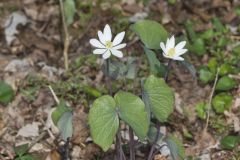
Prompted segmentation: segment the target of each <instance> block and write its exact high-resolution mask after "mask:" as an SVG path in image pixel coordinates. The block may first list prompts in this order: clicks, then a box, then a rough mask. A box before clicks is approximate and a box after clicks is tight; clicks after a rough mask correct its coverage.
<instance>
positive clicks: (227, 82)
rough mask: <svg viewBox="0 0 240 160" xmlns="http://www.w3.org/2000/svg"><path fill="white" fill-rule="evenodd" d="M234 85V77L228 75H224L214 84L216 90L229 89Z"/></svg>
mask: <svg viewBox="0 0 240 160" xmlns="http://www.w3.org/2000/svg"><path fill="white" fill-rule="evenodd" d="M235 86H236V82H235V80H234V79H232V78H230V77H228V76H224V77H222V78H220V79H219V80H218V82H217V85H216V90H220V91H228V90H230V89H233V88H234V87H235Z"/></svg>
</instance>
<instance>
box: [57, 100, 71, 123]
mask: <svg viewBox="0 0 240 160" xmlns="http://www.w3.org/2000/svg"><path fill="white" fill-rule="evenodd" d="M68 111H71V109H70V108H69V107H68V106H67V105H66V103H65V101H64V100H60V103H59V104H58V106H57V108H56V109H55V110H54V111H53V113H52V120H53V123H54V124H55V125H57V123H58V120H59V119H60V118H61V116H62V115H63V114H64V113H65V112H68Z"/></svg>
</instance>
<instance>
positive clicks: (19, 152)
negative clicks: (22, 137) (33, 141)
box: [14, 143, 28, 157]
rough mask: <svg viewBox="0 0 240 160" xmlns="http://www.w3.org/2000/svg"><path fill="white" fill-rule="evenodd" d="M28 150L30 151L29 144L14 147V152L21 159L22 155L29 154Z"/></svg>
mask: <svg viewBox="0 0 240 160" xmlns="http://www.w3.org/2000/svg"><path fill="white" fill-rule="evenodd" d="M27 150H28V143H26V144H22V145H19V146H16V147H14V152H15V153H16V155H18V156H19V157H21V156H22V155H24V154H25V153H26V152H27Z"/></svg>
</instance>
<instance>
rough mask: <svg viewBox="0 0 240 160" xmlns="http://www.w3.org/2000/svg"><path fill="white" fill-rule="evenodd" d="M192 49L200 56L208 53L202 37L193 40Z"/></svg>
mask: <svg viewBox="0 0 240 160" xmlns="http://www.w3.org/2000/svg"><path fill="white" fill-rule="evenodd" d="M189 49H190V51H192V52H194V53H196V54H197V55H198V56H202V55H204V53H206V48H205V43H204V41H203V40H202V39H201V38H198V39H196V40H195V41H193V44H192V45H191V46H190V48H189Z"/></svg>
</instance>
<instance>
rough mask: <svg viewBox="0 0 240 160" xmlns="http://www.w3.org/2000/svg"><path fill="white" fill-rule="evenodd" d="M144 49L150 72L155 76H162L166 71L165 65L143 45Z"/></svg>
mask: <svg viewBox="0 0 240 160" xmlns="http://www.w3.org/2000/svg"><path fill="white" fill-rule="evenodd" d="M144 51H145V53H146V55H147V58H148V62H149V64H150V72H151V73H152V74H154V75H156V76H159V77H162V76H163V75H164V73H165V72H166V67H165V66H164V65H163V64H162V63H160V61H159V60H158V59H157V56H156V53H155V52H153V51H152V50H150V49H148V48H146V47H144Z"/></svg>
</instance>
